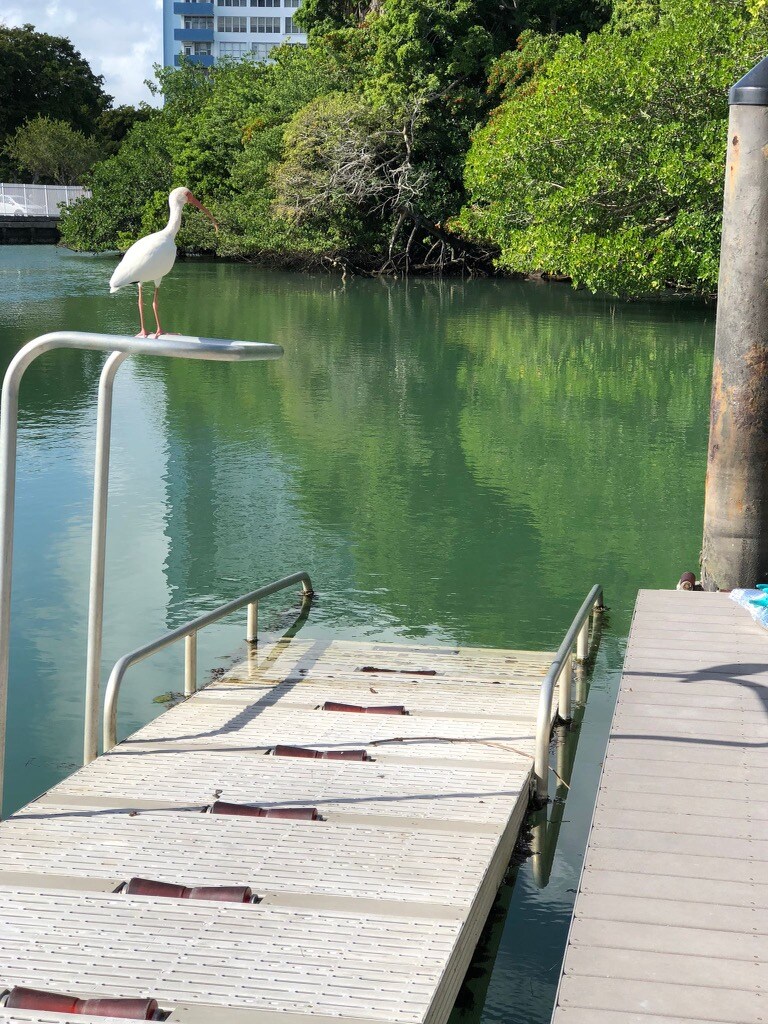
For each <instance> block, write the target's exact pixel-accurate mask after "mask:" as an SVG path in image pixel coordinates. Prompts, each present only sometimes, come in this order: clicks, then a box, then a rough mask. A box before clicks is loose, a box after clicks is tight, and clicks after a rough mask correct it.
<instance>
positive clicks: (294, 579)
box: [104, 572, 314, 752]
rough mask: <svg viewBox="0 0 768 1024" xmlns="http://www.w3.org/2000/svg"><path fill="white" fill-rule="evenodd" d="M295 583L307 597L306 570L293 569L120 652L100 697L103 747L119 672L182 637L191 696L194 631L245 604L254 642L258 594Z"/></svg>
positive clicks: (113, 722) (109, 741) (110, 738)
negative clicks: (103, 693)
mask: <svg viewBox="0 0 768 1024" xmlns="http://www.w3.org/2000/svg"><path fill="white" fill-rule="evenodd" d="M296 583H301V586H302V601H309V600H311V598H312V596H313V594H314V591H313V590H312V580H311V579H310V578H309V573H306V572H295V573H293V574H292V575H291V576H285V577H284V578H283V579H281V580H276V581H275V582H274V583H267V584H266V586H263V587H259V588H258V590H252V591H251V592H250V593H249V594H243V595H242V597H236V598H235V599H234V600H233V601H228V602H227V603H226V604H222V605H219V607H218V608H214V609H213V611H210V612H206V613H205V614H204V615H198V617H197V618H196V619H190V621H189V622H185V623H184V625H183V626H177V628H176V629H172V630H169V632H167V633H164V634H163V635H162V636H160V637H158V638H157V639H156V640H151V641H150V642H149V643H148V644H144V646H143V647H137V648H136V650H135V651H131V652H130V654H124V655H123V657H122V658H120V660H119V661H117V662H116V663H115V666H114V668H113V669H112V671H111V673H110V675H109V682H108V683H107V693H106V697H105V699H104V750H105V752H106V751H107V750H111V748H112V747H114V746H115V744H116V743H117V702H118V699H119V697H120V687H121V685H122V682H123V676H124V675H125V673H126V672H127V671H128V669H129V668H131V666H132V665H135V664H136V663H137V662H139V661H143V660H144V659H145V658H149V657H150V655H152V654H156V653H157V652H158V651H162V650H163V648H165V647H170V646H171V644H175V643H176V642H177V641H178V640H181V639H184V642H185V656H184V695H185V696H186V697H191V695H192V694H193V693H194V692H195V690H196V689H197V634H198V632H199V631H200V630H201V629H204V628H205V627H206V626H210V625H212V624H213V623H214V622H219V620H220V619H224V618H226V617H227V616H228V615H232V613H233V612H236V611H239V610H240V609H241V608H244V607H245V606H246V605H248V629H247V634H246V639H247V640H248V642H249V643H255V642H256V632H257V629H258V607H259V601H260V600H261V599H262V598H265V597H269V596H270V595H271V594H276V593H277V592H278V591H279V590H286V589H287V588H288V587H292V586H294V584H296Z"/></svg>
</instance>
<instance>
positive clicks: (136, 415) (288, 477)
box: [0, 247, 713, 1024]
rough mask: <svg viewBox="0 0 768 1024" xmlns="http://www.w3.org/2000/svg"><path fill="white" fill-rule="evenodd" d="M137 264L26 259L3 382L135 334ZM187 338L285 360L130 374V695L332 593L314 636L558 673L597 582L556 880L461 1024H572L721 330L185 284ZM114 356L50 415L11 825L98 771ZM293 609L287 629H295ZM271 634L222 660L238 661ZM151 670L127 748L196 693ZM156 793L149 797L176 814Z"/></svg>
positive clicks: (28, 567) (118, 634)
mask: <svg viewBox="0 0 768 1024" xmlns="http://www.w3.org/2000/svg"><path fill="white" fill-rule="evenodd" d="M113 266H114V260H111V259H109V258H106V257H98V258H93V257H84V256H76V255H72V254H69V253H66V252H63V251H58V250H55V249H52V248H47V247H37V248H32V247H29V248H26V247H5V248H0V357H1V358H2V360H3V368H4V367H5V365H6V364H7V362H8V360H9V359H10V358H11V356H12V355H13V354H14V352H15V351H16V350H17V349H18V348H19V346H20V345H21V344H22V343H23V342H25V341H27V340H29V339H31V338H33V337H35V336H37V335H39V334H42V333H44V332H47V331H50V330H54V329H63V328H70V329H77V330H93V331H107V332H118V333H125V332H130V333H134V332H135V330H136V329H137V320H136V312H135V300H134V296H133V295H132V294H130V293H128V292H125V293H120V294H119V295H117V296H109V295H108V287H107V281H108V279H109V276H110V274H111V272H112V269H113ZM162 308H163V311H164V325H166V326H167V328H168V329H169V330H175V331H178V332H182V333H190V334H205V335H210V336H218V337H232V338H242V339H251V340H257V341H271V342H279V343H280V344H281V345H283V346H284V348H285V357H284V359H283V360H281V361H280V362H276V363H265V364H252V365H240V366H237V365H225V364H218V365H216V364H209V365H205V364H201V363H187V364H184V363H181V362H169V361H164V360H162V359H152V358H150V357H145V358H142V359H135V360H130V361H129V362H127V363H126V364H125V365H124V366H123V367H122V368H121V370H120V373H119V375H118V384H117V387H116V392H115V433H114V444H113V470H112V487H111V505H110V527H109V550H108V566H107V607H106V619H105V644H104V669H105V672H106V671H107V670H108V669H109V667H110V666H111V665H112V663H113V662H114V661H115V660H116V659H117V658H118V657H119V656H120V655H121V654H123V653H125V652H126V651H128V650H130V649H132V648H133V647H135V646H138V645H139V644H141V643H143V642H145V641H146V640H148V639H150V638H152V637H154V636H156V635H158V634H160V633H162V632H164V631H165V630H166V629H167V628H170V627H173V626H175V625H178V624H180V623H181V622H183V621H185V620H186V619H188V618H190V617H192V616H193V615H195V614H196V613H199V612H202V611H204V610H207V609H208V608H210V607H212V606H214V605H215V604H218V603H220V602H222V601H225V600H227V599H228V598H233V597H236V596H238V595H239V594H241V593H243V592H244V591H246V590H249V589H251V588H252V587H254V586H256V585H259V584H260V583H262V582H266V581H268V580H271V579H273V578H276V577H277V576H280V575H283V574H285V573H287V572H289V571H294V570H297V569H300V568H306V569H308V570H309V571H310V573H311V574H312V578H313V580H314V582H315V585H316V588H317V590H318V592H319V598H318V601H317V603H316V604H315V606H314V607H313V609H312V614H311V616H310V620H309V623H308V624H307V625H306V626H305V630H306V631H307V634H308V635H327V634H328V633H329V632H331V631H332V632H333V633H334V634H335V635H342V636H346V637H358V638H362V637H371V636H375V637H381V638H385V639H395V638H409V639H414V640H417V641H418V640H423V641H425V642H428V641H439V642H442V641H445V642H449V643H461V644H475V645H490V646H494V645H496V646H515V647H530V648H538V649H550V648H553V647H555V646H557V644H558V643H559V641H560V639H561V637H562V634H563V632H564V630H565V629H566V628H567V626H568V624H569V623H570V620H571V618H572V616H573V614H574V613H575V611H576V609H577V608H578V606H579V605H580V603H581V601H582V599H583V597H584V596H585V594H586V592H587V590H588V589H589V587H590V585H591V584H592V583H594V582H601V583H603V584H604V586H605V593H606V600H607V603H608V604H609V605H610V613H609V615H608V616H607V617H606V628H605V631H604V634H603V638H602V644H601V648H600V653H599V656H598V659H597V663H596V666H595V671H594V675H593V678H592V687H591V692H590V697H589V703H588V707H587V711H586V716H585V719H584V723H583V725H582V728H581V733H580V736H579V745H578V750H577V755H576V762H575V768H574V775H573V780H572V788H571V792H570V795H569V796H568V800H567V804H566V806H565V811H564V824H563V827H562V831H561V834H560V840H559V845H558V849H557V855H556V858H555V862H554V866H553V870H552V878H551V881H550V884H549V886H548V887H547V888H546V889H543V890H538V889H536V887H535V885H534V881H533V878H532V873H531V870H530V865H529V864H524V865H523V866H522V867H521V868H520V869H519V870H512V871H511V872H510V876H509V880H508V884H507V885H506V886H505V887H504V888H503V889H502V892H501V894H500V899H499V901H498V903H497V906H496V908H495V910H494V915H493V917H492V921H491V925H490V927H489V930H488V933H487V935H486V937H485V941H484V943H483V944H482V945H481V947H480V949H479V951H478V956H477V957H476V960H475V963H474V964H473V967H472V969H471V971H470V975H469V977H468V982H467V984H466V985H465V987H464V989H463V990H462V993H461V995H460V997H459V1001H458V1004H457V1009H456V1011H455V1014H454V1022H453V1024H479V1022H482V1024H491V1022H494V1024H496V1022H498V1024H546V1022H548V1021H549V1016H550V1013H551V1007H552V1001H553V998H554V992H555V986H556V984H557V978H558V973H559V968H560V963H561V959H562V954H563V949H564V944H565V939H566V933H567V926H568V920H569V916H570V912H571V906H572V902H573V897H574V890H575V888H576V885H577V882H578V872H579V869H580V866H581V859H582V855H583V850H584V845H585V841H586V834H587V829H588V824H589V817H590V813H591V807H592V803H593V801H594V794H595V789H596V785H597V776H598V772H599V765H600V759H601V757H602V753H603V750H604V745H605V739H606V735H607V731H608V723H609V720H610V714H611V711H612V705H613V700H614V696H615V692H616V686H617V682H618V675H619V670H620V667H621V661H622V656H623V650H624V645H625V641H626V636H627V632H628V628H629V622H630V615H631V611H632V606H633V602H634V598H635V594H636V591H637V589H638V587H666V586H673V585H674V583H675V581H676V580H677V578H678V576H679V574H680V572H681V571H682V570H684V569H691V568H695V567H696V564H697V557H698V551H699V543H700V535H701V517H702V493H703V477H704V467H705V449H706V434H707V418H708V405H709V395H708V392H709V373H710V363H711V347H712V337H713V314H712V312H711V310H708V309H706V308H703V307H696V306H692V305H691V306H688V305H681V304H660V303H656V304H647V305H643V304H634V305H621V304H616V305H614V304H611V303H610V302H607V301H603V300H597V299H593V298H590V297H588V296H586V295H582V294H579V293H574V292H573V291H571V290H570V289H568V288H567V287H560V286H552V285H537V284H517V283H513V282H506V281H472V282H466V283H461V282H453V281H448V282H443V283H440V282H435V281H413V282H410V283H403V282H392V281H371V280H359V281H358V280H351V281H347V283H346V285H343V284H342V283H341V282H340V281H339V280H337V279H335V278H329V277H324V276H308V275H288V274H277V273H266V272H259V271H255V270H253V269H251V268H249V267H246V266H234V265H217V264H212V263H198V262H186V263H182V264H179V265H178V266H177V267H176V268H175V270H174V272H173V274H172V275H171V277H170V278H169V279H168V280H167V281H166V282H165V284H164V285H163V289H162ZM100 363H101V357H99V356H96V355H90V354H89V355H81V354H77V353H57V354H51V355H49V356H47V357H45V358H44V359H42V360H40V361H39V363H38V364H36V365H34V366H33V367H32V369H30V371H29V372H28V374H27V377H26V378H25V384H24V386H23V390H22V396H21V407H22V429H21V440H20V453H21V454H20V463H19V477H18V499H17V510H18V511H17V541H16V564H15V579H14V595H13V600H14V604H13V637H12V654H11V688H10V701H9V733H8V752H7V763H8V781H7V786H6V795H5V810H6V812H8V811H10V810H13V809H14V808H16V807H18V806H19V805H20V804H21V803H23V802H25V801H27V800H29V799H31V798H32V797H34V796H35V795H36V794H38V793H39V792H41V791H42V790H43V789H45V788H46V787H48V786H50V785H51V784H52V783H54V782H56V781H57V780H58V779H60V778H62V776H64V775H66V774H67V773H68V772H69V771H71V770H72V768H74V767H75V766H76V764H77V762H78V759H79V757H80V755H81V746H82V716H83V683H82V679H83V671H84V654H85V615H86V596H87V559H88V550H89V524H90V487H91V483H92V462H93V447H94V437H93V426H94V400H95V393H96V386H97V381H98V375H99V369H100ZM287 600H288V599H287V598H286V597H285V596H283V598H282V599H280V598H278V599H275V600H274V601H273V602H271V603H269V604H267V605H266V607H265V609H264V612H263V615H262V625H263V626H264V627H265V628H266V629H267V630H268V631H277V630H279V629H281V628H283V627H284V626H285V625H286V624H287V622H288V621H289V620H290V609H289V608H288V607H287ZM243 632H244V628H243V623H242V622H231V623H227V624H225V625H221V626H220V627H216V629H214V630H213V631H211V632H210V633H209V635H207V636H206V635H205V634H203V635H202V636H201V638H200V656H201V665H204V666H206V667H207V668H209V669H210V668H214V667H220V666H222V665H225V664H227V663H228V661H229V659H230V658H231V656H232V655H233V654H234V653H236V652H237V650H238V648H239V645H240V644H241V638H242V636H243ZM181 658H182V652H181V650H179V651H174V652H166V653H164V655H162V656H160V657H158V658H157V659H155V660H154V661H152V662H145V663H143V664H142V665H141V666H138V667H137V668H136V669H134V670H133V671H132V673H131V674H130V675H129V677H128V678H127V681H126V683H125V685H124V687H123V695H122V697H121V711H120V731H121V733H123V734H125V733H126V732H128V731H130V730H132V729H133V728H135V727H137V726H138V725H140V724H142V723H144V722H146V721H147V720H148V719H150V718H151V717H153V716H154V715H155V714H157V713H158V712H159V711H160V710H162V708H161V707H160V706H159V705H157V704H153V703H152V698H153V697H154V696H156V695H157V694H159V693H162V692H165V691H168V690H173V689H179V688H180V677H179V668H180V664H181ZM151 796H152V794H151V793H147V797H151Z"/></svg>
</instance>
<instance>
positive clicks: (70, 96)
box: [0, 24, 110, 180]
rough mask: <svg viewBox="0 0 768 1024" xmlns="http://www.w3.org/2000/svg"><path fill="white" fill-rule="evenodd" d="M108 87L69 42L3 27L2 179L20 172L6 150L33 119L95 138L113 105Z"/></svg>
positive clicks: (29, 28) (0, 70)
mask: <svg viewBox="0 0 768 1024" xmlns="http://www.w3.org/2000/svg"><path fill="white" fill-rule="evenodd" d="M103 83H104V79H103V78H102V77H101V76H100V75H94V73H93V72H92V71H91V68H90V66H89V65H88V62H87V61H86V60H85V59H84V58H83V57H82V56H81V55H80V54H79V53H78V52H77V50H76V49H75V48H74V46H73V45H72V43H71V42H70V41H69V40H68V39H64V38H62V37H60V36H51V35H47V34H46V33H44V32H36V31H35V30H34V27H33V26H32V25H24V26H23V27H22V28H8V27H6V26H4V25H2V24H0V97H2V102H0V178H2V179H3V180H7V179H8V177H9V176H10V175H11V174H13V171H14V170H15V169H16V168H15V166H14V164H13V162H12V161H11V159H10V157H9V156H8V154H7V152H6V151H5V147H6V145H7V143H8V142H9V140H10V138H11V137H12V135H13V134H14V132H16V131H17V129H19V128H20V127H21V126H22V125H23V124H24V122H25V121H27V120H29V119H32V118H35V117H37V116H38V115H41V116H43V117H48V118H51V119H52V120H54V121H65V122H66V123H67V124H69V125H71V126H72V127H73V128H74V129H75V130H77V131H80V132H83V133H84V134H85V135H91V134H93V133H94V132H95V131H96V128H97V125H98V121H99V118H100V117H101V115H102V113H103V112H104V111H105V110H106V109H107V107H108V106H109V103H110V97H109V96H107V95H106V94H105V92H104V89H103V88H102V86H103Z"/></svg>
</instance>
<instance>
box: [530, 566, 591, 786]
mask: <svg viewBox="0 0 768 1024" xmlns="http://www.w3.org/2000/svg"><path fill="white" fill-rule="evenodd" d="M602 607H603V588H602V587H601V586H600V584H596V585H595V586H594V587H592V589H591V590H590V592H589V594H588V595H587V598H586V600H585V601H584V604H583V605H582V606H581V608H579V611H578V612H577V614H576V618H575V619H574V620H573V622H572V623H571V627H570V629H569V630H568V632H567V633H566V634H565V639H564V640H563V642H562V643H561V644H560V647H559V649H558V651H557V654H556V655H555V659H554V661H553V662H552V664H551V666H550V669H549V672H547V675H546V677H545V679H544V682H543V683H542V684H541V696H540V697H539V711H538V715H537V719H536V754H535V760H534V766H533V775H534V785H535V795H536V798H537V799H538V800H540V801H543V802H546V800H547V799H548V796H549V740H550V736H551V734H552V698H553V696H554V692H555V686H556V685H557V683H558V682H559V683H560V693H559V698H558V714H559V716H560V718H562V719H563V720H564V721H566V722H567V721H569V720H570V718H571V690H572V687H573V648H574V645H575V646H576V660H577V661H585V660H586V659H587V657H588V656H589V624H590V619H591V617H592V616H593V614H597V613H598V612H600V611H601V610H602Z"/></svg>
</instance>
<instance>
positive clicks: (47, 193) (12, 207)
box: [0, 183, 91, 217]
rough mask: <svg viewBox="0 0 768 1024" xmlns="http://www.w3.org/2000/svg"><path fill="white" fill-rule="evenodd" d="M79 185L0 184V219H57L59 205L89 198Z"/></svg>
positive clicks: (84, 189)
mask: <svg viewBox="0 0 768 1024" xmlns="http://www.w3.org/2000/svg"><path fill="white" fill-rule="evenodd" d="M90 194H91V193H90V191H89V190H88V189H87V188H82V187H81V186H80V185H6V184H2V183H0V217H59V216H61V214H60V211H59V205H60V204H63V205H68V204H69V203H71V202H73V201H74V200H75V199H77V198H78V197H79V196H89V195H90Z"/></svg>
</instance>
